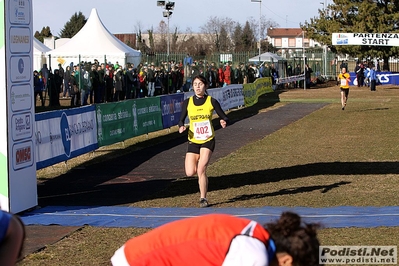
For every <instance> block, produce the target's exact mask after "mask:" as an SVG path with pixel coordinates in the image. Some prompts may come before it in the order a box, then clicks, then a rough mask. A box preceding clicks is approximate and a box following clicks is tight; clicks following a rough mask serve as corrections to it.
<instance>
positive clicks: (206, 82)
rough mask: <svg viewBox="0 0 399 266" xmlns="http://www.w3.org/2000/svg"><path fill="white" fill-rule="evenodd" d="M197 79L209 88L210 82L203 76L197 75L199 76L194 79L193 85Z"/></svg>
mask: <svg viewBox="0 0 399 266" xmlns="http://www.w3.org/2000/svg"><path fill="white" fill-rule="evenodd" d="M196 79H199V80H201V82H202V83H204V85H205V87H208V85H209V82H208V80H207V79H206V78H205V77H204V76H203V75H197V76H195V77H194V78H193V81H192V82H193V84H194V80H196Z"/></svg>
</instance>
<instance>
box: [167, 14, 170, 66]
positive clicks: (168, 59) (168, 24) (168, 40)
mask: <svg viewBox="0 0 399 266" xmlns="http://www.w3.org/2000/svg"><path fill="white" fill-rule="evenodd" d="M169 17H170V14H169V11H168V39H167V41H168V44H167V46H168V47H167V49H168V51H167V57H168V62H169V49H170V48H169V45H170V39H169Z"/></svg>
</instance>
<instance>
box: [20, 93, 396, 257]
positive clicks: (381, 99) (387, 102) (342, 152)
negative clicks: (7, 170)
mask: <svg viewBox="0 0 399 266" xmlns="http://www.w3.org/2000/svg"><path fill="white" fill-rule="evenodd" d="M290 102H323V103H328V105H326V106H325V107H324V108H322V109H320V110H318V111H316V112H314V113H312V114H310V115H308V116H306V117H304V118H303V119H301V120H299V121H296V122H294V123H292V124H290V125H287V126H285V127H284V128H282V129H280V130H279V131H277V132H275V133H273V134H271V135H268V136H265V137H264V138H263V139H261V140H259V141H255V142H253V143H250V144H248V145H246V146H244V147H242V148H240V149H239V150H237V151H235V152H234V153H232V154H230V155H228V156H226V157H224V158H222V159H220V160H218V161H217V162H215V163H213V164H212V165H210V166H209V168H208V176H209V177H210V181H209V189H210V192H209V194H208V198H209V199H211V203H212V204H213V206H212V207H213V208H218V207H260V206H289V207H295V206H304V207H331V206H396V205H397V204H398V194H399V186H398V184H399V181H398V177H399V162H398V160H397V158H398V156H399V142H398V141H397V139H398V137H397V135H398V132H399V123H398V119H399V87H392V86H380V87H377V91H376V92H371V91H369V90H368V89H367V88H357V87H353V88H351V90H350V94H349V100H348V105H347V108H346V109H345V111H342V110H341V104H340V93H339V88H338V87H336V86H333V87H326V88H314V89H313V88H312V89H308V90H302V89H295V90H288V91H285V90H283V91H277V92H275V93H272V94H270V95H265V96H262V97H261V99H260V101H259V103H258V104H257V105H256V107H255V108H248V110H246V111H240V112H232V113H230V114H229V117H231V118H233V119H240V117H245V116H246V115H248V114H249V113H250V112H254V111H256V112H267V111H268V110H270V109H272V108H280V107H281V106H282V105H285V104H289V103H290ZM165 133H167V132H163V133H157V134H165ZM165 139H166V140H167V138H165ZM142 143H149V144H150V143H151V141H150V140H145V139H135V140H133V139H132V140H129V141H127V142H126V144H125V147H124V148H123V150H125V151H129V149H135V148H134V146H135V145H136V146H137V147H140V146H142V145H143V144H142ZM130 145H132V146H130ZM121 150H122V148H121ZM101 158H102V160H104V158H106V156H104V154H103V156H102V157H101ZM94 161H95V158H94ZM79 163H80V162H79V159H76V160H75V161H73V162H71V164H70V167H74V166H76V165H79ZM92 163H93V162H92ZM62 171H67V169H66V168H65V167H63V166H55V167H53V168H52V170H51V171H42V172H40V173H38V175H39V177H40V178H41V179H42V180H43V179H47V178H51V177H52V176H55V175H57V174H60V173H61V172H62ZM182 191H184V193H181V192H182ZM175 195H180V196H175ZM197 200H198V185H197V180H196V179H194V178H183V179H179V180H176V181H175V182H173V183H172V184H171V185H170V187H168V188H167V189H166V190H164V191H162V192H161V193H159V194H157V195H156V197H154V196H153V195H152V196H151V197H149V198H148V199H143V200H142V201H140V202H137V203H134V204H132V205H131V206H135V207H188V206H190V207H191V206H192V205H193V202H195V203H196V202H197ZM147 230H149V229H138V228H95V227H90V226H86V227H84V228H83V229H81V230H78V231H76V232H74V233H73V234H71V235H70V236H68V237H67V238H65V239H62V240H60V241H59V242H57V243H55V244H54V245H50V246H48V247H46V248H45V249H44V250H42V251H40V252H38V253H34V254H31V255H29V256H27V257H26V258H24V259H23V260H22V261H21V262H20V263H19V265H109V259H110V257H111V256H112V254H113V252H114V251H115V250H116V249H117V248H118V247H120V246H121V245H122V244H123V243H124V242H125V241H126V240H127V239H128V238H130V237H133V236H136V235H140V234H142V233H144V232H146V231H147ZM398 234H399V227H389V228H388V227H379V228H371V229H370V228H367V229H365V228H343V229H322V230H320V232H319V236H320V240H321V242H322V244H323V245H395V246H397V245H399V239H398V237H396V236H397V235H398Z"/></svg>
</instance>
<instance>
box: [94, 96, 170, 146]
mask: <svg viewBox="0 0 399 266" xmlns="http://www.w3.org/2000/svg"><path fill="white" fill-rule="evenodd" d="M96 116H97V128H98V134H97V136H98V145H99V147H101V146H106V145H111V144H114V143H117V142H120V141H124V140H126V139H129V138H133V137H136V136H139V135H143V134H147V133H149V132H153V131H157V130H161V129H163V125H162V112H161V107H160V97H151V98H141V99H136V100H127V101H121V102H117V103H106V104H99V105H96Z"/></svg>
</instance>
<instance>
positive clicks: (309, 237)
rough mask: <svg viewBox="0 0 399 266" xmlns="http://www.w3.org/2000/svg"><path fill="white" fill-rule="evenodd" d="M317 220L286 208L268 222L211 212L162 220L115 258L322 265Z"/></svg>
mask: <svg viewBox="0 0 399 266" xmlns="http://www.w3.org/2000/svg"><path fill="white" fill-rule="evenodd" d="M317 227H318V225H316V224H306V223H303V222H302V221H301V217H300V216H299V215H297V214H296V213H292V212H284V213H282V215H281V216H280V218H279V220H277V221H275V222H271V223H268V224H266V225H265V226H264V227H263V226H261V225H260V224H259V223H257V222H255V221H252V220H249V219H246V218H242V217H236V216H231V215H227V214H208V215H204V216H198V217H194V218H186V219H182V220H178V221H174V222H171V223H168V224H165V225H162V226H160V227H158V228H156V229H153V230H152V231H149V232H147V233H145V234H143V235H140V236H137V237H134V238H131V239H130V240H128V241H127V242H126V243H125V244H124V245H123V246H122V247H121V248H119V249H118V250H117V251H116V252H115V254H114V256H113V257H112V258H111V262H112V265H113V266H120V265H177V266H179V265H190V266H195V265H201V266H203V265H224V266H228V265H254V266H260V265H262V266H269V265H270V266H272V265H275V266H277V265H279V266H283V265H284V266H292V265H306V266H313V265H319V263H318V260H319V246H320V243H319V240H318V239H317V233H316V229H317Z"/></svg>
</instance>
